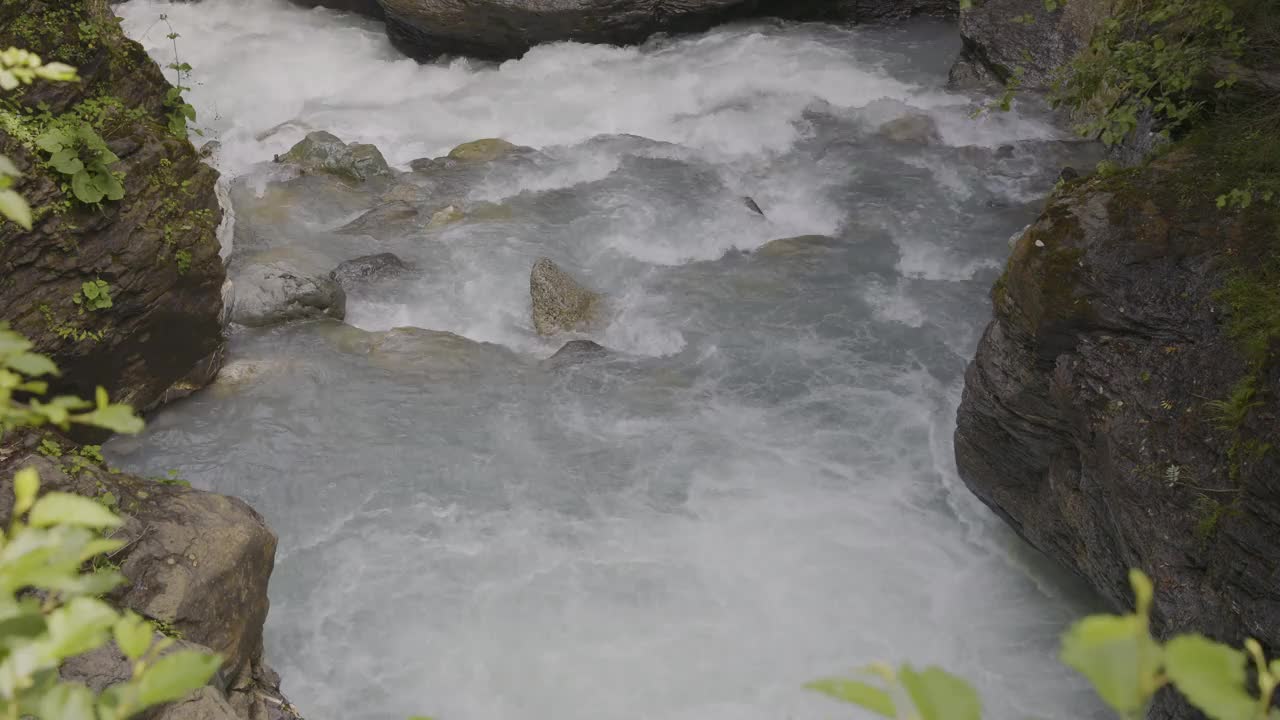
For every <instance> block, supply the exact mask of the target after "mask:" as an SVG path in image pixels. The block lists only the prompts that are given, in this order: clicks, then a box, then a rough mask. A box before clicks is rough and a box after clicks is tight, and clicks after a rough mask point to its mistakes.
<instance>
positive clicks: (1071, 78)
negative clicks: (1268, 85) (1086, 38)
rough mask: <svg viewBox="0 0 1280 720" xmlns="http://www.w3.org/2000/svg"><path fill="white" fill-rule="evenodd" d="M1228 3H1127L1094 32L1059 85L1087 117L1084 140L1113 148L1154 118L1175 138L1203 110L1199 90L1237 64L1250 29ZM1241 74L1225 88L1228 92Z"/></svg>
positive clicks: (1059, 96)
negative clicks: (1224, 65)
mask: <svg viewBox="0 0 1280 720" xmlns="http://www.w3.org/2000/svg"><path fill="white" fill-rule="evenodd" d="M1235 20H1236V16H1235V12H1234V11H1233V10H1232V9H1231V8H1230V7H1229V6H1228V5H1227V4H1226V3H1225V2H1224V1H1223V0H1156V1H1155V2H1151V3H1125V4H1122V5H1121V6H1120V10H1119V11H1118V12H1116V13H1113V14H1112V15H1111V16H1110V17H1108V18H1107V19H1106V20H1104V21H1103V22H1102V24H1101V26H1100V27H1099V28H1098V29H1096V30H1095V32H1094V34H1093V38H1092V41H1091V42H1090V44H1089V47H1088V49H1086V50H1085V51H1084V52H1082V53H1081V54H1080V55H1079V56H1077V57H1076V58H1075V59H1074V60H1073V61H1072V62H1071V63H1070V64H1069V66H1068V67H1067V68H1065V69H1064V70H1065V72H1064V73H1063V75H1062V77H1061V79H1060V80H1059V82H1058V83H1057V85H1056V88H1055V90H1056V93H1055V98H1056V100H1057V101H1058V102H1060V103H1064V104H1066V105H1068V106H1069V107H1072V108H1075V109H1077V110H1079V111H1082V112H1083V113H1084V115H1085V120H1084V122H1083V123H1082V124H1081V125H1080V126H1079V130H1080V132H1081V133H1082V134H1085V135H1090V136H1098V137H1100V138H1101V139H1102V141H1103V142H1104V143H1106V144H1108V145H1114V144H1116V143H1118V142H1120V141H1121V140H1123V139H1124V138H1125V137H1126V136H1128V135H1129V133H1131V132H1133V130H1135V129H1136V128H1137V126H1138V121H1139V118H1140V117H1142V116H1143V115H1146V114H1149V115H1151V116H1152V117H1153V119H1154V120H1155V121H1156V122H1157V123H1158V124H1159V125H1160V126H1161V127H1162V130H1161V132H1163V133H1165V134H1166V135H1168V134H1169V133H1171V132H1173V131H1176V130H1178V129H1180V128H1182V127H1185V126H1187V125H1188V124H1189V123H1191V122H1192V121H1193V120H1195V119H1196V118H1197V116H1198V115H1199V114H1200V113H1201V111H1202V110H1203V109H1204V104H1205V103H1204V96H1203V94H1201V93H1197V92H1196V89H1197V87H1202V86H1203V85H1205V83H1206V81H1207V79H1208V78H1210V77H1211V72H1210V71H1211V69H1212V67H1213V63H1214V62H1215V61H1223V60H1225V61H1228V62H1230V61H1233V60H1235V59H1236V58H1239V57H1240V55H1241V54H1242V53H1243V51H1244V47H1245V33H1244V29H1243V28H1242V27H1240V26H1239V25H1238V24H1237V23H1236V21H1235ZM1234 83H1235V77H1234V75H1232V76H1230V77H1226V78H1223V79H1221V80H1219V81H1218V88H1219V89H1224V88H1227V87H1230V86H1231V85H1233V84H1234Z"/></svg>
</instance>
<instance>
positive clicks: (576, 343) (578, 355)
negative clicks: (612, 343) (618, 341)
mask: <svg viewBox="0 0 1280 720" xmlns="http://www.w3.org/2000/svg"><path fill="white" fill-rule="evenodd" d="M608 356H609V349H608V348H606V347H605V346H603V345H601V344H599V343H596V342H592V341H591V340H570V341H569V342H567V343H565V344H564V347H562V348H560V349H559V350H557V351H556V354H555V355H552V356H551V357H549V358H547V364H548V365H550V366H551V367H553V368H561V367H566V366H568V365H577V364H578V363H584V362H589V361H591V360H599V359H601V358H606V357H608Z"/></svg>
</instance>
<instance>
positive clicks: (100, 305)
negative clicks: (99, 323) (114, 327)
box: [72, 278, 111, 311]
mask: <svg viewBox="0 0 1280 720" xmlns="http://www.w3.org/2000/svg"><path fill="white" fill-rule="evenodd" d="M72 302H74V303H75V304H76V305H79V306H80V308H81V309H83V310H89V311H93V310H106V309H107V308H109V307H111V286H110V285H109V284H107V281H106V280H103V279H101V278H99V279H96V280H89V281H86V282H83V283H81V284H80V292H79V293H77V294H76V295H75V297H73V298H72Z"/></svg>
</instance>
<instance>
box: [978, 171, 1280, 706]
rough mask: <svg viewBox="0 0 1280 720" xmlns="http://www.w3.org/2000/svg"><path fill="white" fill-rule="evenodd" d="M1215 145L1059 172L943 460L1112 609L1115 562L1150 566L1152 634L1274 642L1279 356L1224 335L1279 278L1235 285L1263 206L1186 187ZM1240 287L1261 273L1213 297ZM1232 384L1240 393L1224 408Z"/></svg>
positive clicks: (1017, 263)
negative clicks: (1117, 171) (1098, 172)
mask: <svg viewBox="0 0 1280 720" xmlns="http://www.w3.org/2000/svg"><path fill="white" fill-rule="evenodd" d="M1211 155H1212V153H1210V152H1206V153H1205V155H1204V156H1201V157H1197V156H1196V155H1195V154H1193V153H1190V152H1186V151H1185V148H1184V149H1183V150H1180V151H1172V152H1170V153H1169V154H1168V155H1166V156H1164V157H1162V158H1160V159H1158V160H1155V161H1152V162H1151V163H1150V164H1149V165H1148V166H1146V167H1144V168H1142V169H1141V170H1138V171H1134V172H1132V173H1126V174H1122V175H1119V176H1113V177H1109V178H1101V177H1095V178H1092V179H1090V180H1088V181H1086V182H1082V183H1079V184H1076V185H1072V186H1070V187H1069V188H1068V189H1067V190H1065V191H1062V192H1059V193H1058V194H1056V195H1055V196H1054V197H1053V198H1052V200H1051V201H1050V203H1049V205H1048V207H1047V208H1046V209H1045V210H1044V212H1043V213H1042V214H1041V216H1040V217H1039V219H1037V220H1036V222H1035V223H1034V224H1033V225H1032V226H1031V227H1030V228H1028V229H1027V231H1026V232H1025V233H1023V234H1022V235H1021V237H1020V238H1019V239H1018V241H1017V243H1016V246H1015V248H1014V250H1013V253H1012V256H1011V257H1010V259H1009V264H1008V268H1007V270H1006V271H1005V273H1004V275H1003V276H1002V277H1001V278H1000V280H999V281H998V282H997V284H996V286H995V288H994V290H993V292H992V300H993V305H994V310H995V318H994V320H993V321H992V322H991V324H990V325H989V326H988V327H987V329H986V332H985V333H984V334H983V337H982V340H981V342H980V344H979V346H978V351H977V355H976V357H975V359H974V361H973V363H972V364H971V365H970V367H969V370H968V373H967V375H966V381H965V390H964V397H963V401H962V403H961V405H960V408H959V414H958V426H957V430H956V436H955V450H956V460H957V463H958V466H959V469H960V475H961V477H962V478H963V479H964V482H965V483H966V484H967V485H968V487H969V488H970V489H971V490H972V491H973V492H974V494H976V495H977V496H978V497H979V498H981V499H982V501H983V502H985V503H986V504H987V505H989V506H990V507H991V508H993V509H994V510H995V511H996V512H997V513H999V514H1000V515H1001V516H1002V517H1003V518H1004V519H1005V520H1006V521H1008V522H1009V524H1010V525H1012V527H1013V528H1014V529H1015V530H1016V531H1017V532H1018V533H1019V534H1020V535H1021V536H1023V537H1024V538H1026V539H1027V541H1029V542H1030V543H1031V544H1032V545H1034V546H1035V547H1037V548H1039V549H1040V550H1042V551H1043V552H1044V553H1045V554H1047V555H1048V556H1050V557H1051V558H1054V559H1056V560H1058V561H1059V562H1061V563H1063V564H1064V565H1066V566H1067V567H1069V568H1071V569H1072V570H1074V571H1075V572H1077V573H1078V574H1079V575H1080V576H1082V577H1084V578H1085V579H1087V580H1088V581H1089V583H1090V584H1091V585H1092V586H1093V587H1094V588H1095V589H1096V590H1097V591H1098V592H1099V593H1101V594H1102V596H1103V597H1105V598H1106V599H1107V600H1108V601H1110V603H1111V604H1112V606H1114V607H1116V608H1125V607H1129V603H1130V601H1131V598H1130V593H1129V589H1128V582H1127V573H1128V571H1129V569H1130V568H1134V567H1136V568H1141V569H1143V570H1145V571H1147V572H1148V573H1149V574H1151V575H1152V576H1153V579H1154V580H1155V583H1156V594H1155V608H1154V614H1153V620H1154V626H1155V627H1154V630H1155V631H1156V633H1157V634H1158V635H1160V636H1165V635H1166V634H1168V633H1173V632H1184V631H1191V630H1194V631H1197V632H1202V633H1204V634H1206V635H1208V636H1210V637H1213V638H1216V639H1219V640H1222V641H1225V642H1229V643H1231V644H1233V645H1237V646H1238V644H1239V642H1240V641H1241V639H1242V638H1244V637H1246V636H1253V637H1255V638H1257V639H1258V640H1259V641H1261V642H1262V643H1263V644H1264V646H1268V647H1273V648H1274V647H1280V584H1277V583H1276V582H1275V578H1276V568H1277V564H1276V558H1278V557H1280V533H1278V532H1277V528H1280V452H1276V451H1275V450H1274V449H1272V448H1280V422H1277V417H1278V416H1280V402H1278V400H1277V398H1280V369H1278V368H1277V367H1276V366H1275V365H1274V363H1272V364H1270V365H1266V364H1264V365H1262V366H1259V365H1257V364H1256V363H1257V360H1256V355H1251V353H1256V352H1257V351H1256V350H1250V349H1249V345H1248V343H1247V342H1245V341H1244V338H1241V337H1239V336H1238V335H1237V336H1234V337H1233V330H1232V328H1233V327H1237V328H1238V327H1240V325H1238V323H1240V322H1245V323H1248V322H1249V320H1248V318H1249V317H1255V318H1256V317H1257V316H1256V313H1258V312H1259V311H1261V312H1263V313H1266V312H1270V313H1272V317H1274V312H1275V310H1274V308H1271V309H1269V310H1265V309H1264V310H1259V309H1253V310H1250V309H1249V307H1248V299H1247V298H1249V297H1259V298H1261V297H1267V295H1266V293H1268V292H1271V293H1273V292H1274V289H1272V290H1265V289H1264V288H1266V287H1268V283H1273V282H1274V280H1265V281H1257V280H1254V281H1249V280H1247V278H1249V277H1251V276H1252V275H1251V273H1257V272H1267V271H1265V270H1264V269H1263V268H1265V266H1266V263H1265V262H1264V261H1263V260H1262V258H1265V257H1274V253H1275V252H1276V247H1277V240H1276V235H1275V225H1274V221H1273V220H1272V221H1270V222H1268V220H1267V215H1266V214H1265V213H1261V212H1259V213H1252V214H1251V213H1223V212H1221V211H1220V210H1219V209H1218V208H1217V207H1216V206H1215V203H1214V198H1213V196H1212V193H1211V192H1199V191H1197V188H1198V187H1201V184H1202V180H1201V178H1203V177H1208V176H1212V175H1213V173H1214V172H1215V171H1214V165H1213V162H1212V158H1211V157H1210V156H1211ZM1271 217H1272V218H1274V215H1272V216H1271ZM1273 277H1274V276H1273ZM1240 282H1254V283H1256V286H1254V287H1253V288H1252V289H1250V290H1249V291H1248V293H1247V294H1246V295H1245V296H1243V298H1244V299H1243V300H1231V301H1230V302H1228V299H1227V298H1225V297H1224V296H1223V295H1222V292H1223V290H1224V288H1230V287H1232V286H1233V284H1235V283H1240ZM1245 287H1249V286H1248V285H1246V286H1245ZM1272 287H1274V286H1272ZM1260 302H1266V301H1260ZM1249 313H1255V315H1253V316H1251V315H1249ZM1263 317H1265V315H1263ZM1246 327H1247V325H1246ZM1236 332H1237V333H1238V331H1236ZM1250 332H1254V333H1264V334H1262V335H1260V336H1259V337H1262V338H1266V337H1267V336H1266V334H1265V332H1264V331H1262V330H1261V329H1260V328H1254V329H1253V330H1252V331H1250ZM1254 342H1256V341H1254ZM1266 342H1268V341H1266V340H1264V341H1263V343H1264V345H1265V343H1266ZM1269 342H1270V343H1271V346H1270V351H1271V352H1274V350H1275V345H1274V338H1272V339H1271V340H1270V341H1269ZM1263 349H1264V351H1265V350H1266V348H1265V346H1263ZM1242 383H1247V385H1245V386H1243V387H1247V388H1248V389H1249V391H1250V392H1251V393H1252V395H1249V396H1247V397H1246V398H1245V399H1244V400H1243V401H1242V402H1240V403H1237V405H1236V410H1235V414H1234V415H1226V414H1224V411H1223V405H1224V403H1225V404H1226V407H1230V403H1231V402H1232V400H1230V399H1231V398H1238V397H1239V396H1238V395H1237V393H1238V392H1240V390H1239V388H1241V387H1242ZM1215 399H1226V400H1223V402H1221V403H1218V402H1214V400H1215ZM1171 712H1172V715H1171V716H1173V717H1184V718H1185V717H1198V716H1199V715H1198V713H1192V712H1191V711H1190V710H1189V709H1188V708H1185V707H1183V708H1181V709H1180V710H1177V711H1171ZM1162 717H1163V715H1162Z"/></svg>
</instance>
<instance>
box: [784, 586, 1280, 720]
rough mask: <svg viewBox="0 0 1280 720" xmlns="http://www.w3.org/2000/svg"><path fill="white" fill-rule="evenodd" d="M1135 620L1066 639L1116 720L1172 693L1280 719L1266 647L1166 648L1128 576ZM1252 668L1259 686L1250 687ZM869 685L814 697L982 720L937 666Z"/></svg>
mask: <svg viewBox="0 0 1280 720" xmlns="http://www.w3.org/2000/svg"><path fill="white" fill-rule="evenodd" d="M1129 581H1130V584H1131V585H1132V586H1133V593H1134V601H1135V602H1134V604H1135V606H1136V609H1135V610H1134V612H1132V613H1129V614H1126V615H1105V614H1101V615H1090V616H1089V617H1086V618H1085V619H1083V620H1081V621H1079V622H1077V623H1076V624H1075V625H1072V626H1071V628H1070V629H1069V630H1067V632H1066V634H1065V635H1064V636H1063V638H1062V653H1061V655H1060V657H1061V659H1062V662H1063V663H1065V664H1066V665H1068V666H1070V667H1071V668H1072V669H1074V670H1075V671H1076V672H1079V673H1080V674H1082V675H1084V676H1085V678H1086V679H1088V680H1089V682H1090V683H1091V684H1092V685H1093V687H1094V689H1095V690H1096V691H1097V693H1098V696H1099V697H1100V698H1102V701H1103V702H1105V703H1106V704H1107V705H1108V706H1109V707H1110V708H1111V709H1112V710H1114V711H1115V712H1116V714H1117V715H1118V716H1119V717H1121V718H1125V719H1126V720H1138V719H1139V718H1143V717H1146V713H1147V709H1148V707H1149V706H1150V704H1151V700H1152V698H1153V697H1154V696H1155V694H1156V692H1157V691H1158V690H1160V689H1161V688H1163V687H1166V686H1170V687H1172V688H1174V689H1175V690H1177V691H1178V692H1179V693H1181V694H1182V695H1183V697H1185V698H1186V699H1187V701H1188V702H1190V703H1191V704H1192V705H1193V706H1195V707H1196V708H1197V709H1199V710H1200V711H1201V712H1203V713H1204V714H1205V715H1207V716H1208V717H1209V718H1211V720H1280V710H1277V709H1275V708H1273V707H1272V700H1273V699H1274V696H1275V690H1276V687H1277V686H1278V685H1280V659H1276V660H1272V661H1270V662H1269V663H1268V661H1267V658H1266V657H1265V656H1264V655H1263V652H1262V646H1261V645H1259V644H1258V642H1257V641H1256V640H1252V639H1249V640H1246V641H1245V643H1244V645H1245V649H1244V650H1243V651H1241V650H1237V649H1235V648H1232V647H1228V646H1226V645H1223V644H1221V643H1217V642H1214V641H1212V640H1210V639H1208V638H1206V637H1204V636H1203V635H1199V634H1185V635H1178V636H1176V637H1173V638H1171V639H1170V640H1169V641H1168V642H1165V643H1161V642H1160V641H1158V640H1156V639H1155V638H1154V637H1152V636H1151V631H1150V617H1151V602H1152V598H1153V594H1154V589H1153V587H1152V584H1151V580H1150V579H1149V578H1147V576H1146V575H1144V574H1143V573H1142V572H1140V571H1138V570H1132V571H1130V572H1129ZM1250 662H1252V664H1253V670H1254V673H1255V674H1256V682H1255V683H1254V684H1251V683H1250V682H1249V665H1250ZM860 674H861V677H854V678H828V679H825V680H819V681H817V682H814V683H810V684H809V685H808V687H809V688H810V689H812V690H816V691H818V692H821V693H824V694H826V695H829V696H831V697H833V698H835V699H837V700H840V701H842V702H846V703H850V704H853V705H857V706H859V707H862V708H864V709H866V710H870V711H871V712H873V713H875V714H876V715H879V716H881V717H886V718H891V720H980V718H981V717H982V706H981V703H980V702H979V700H978V694H977V693H976V692H975V691H974V689H973V687H972V686H970V685H969V684H968V683H967V682H965V681H964V680H962V679H960V678H959V677H957V676H955V675H952V674H950V673H948V672H946V671H944V670H941V669H939V668H936V667H929V668H925V669H924V670H922V671H917V670H915V669H913V668H912V667H911V666H910V665H903V666H902V667H901V668H899V669H896V670H895V669H894V668H892V667H890V666H888V665H883V664H877V665H872V666H868V667H867V668H864V670H863V671H861V673H860Z"/></svg>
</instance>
